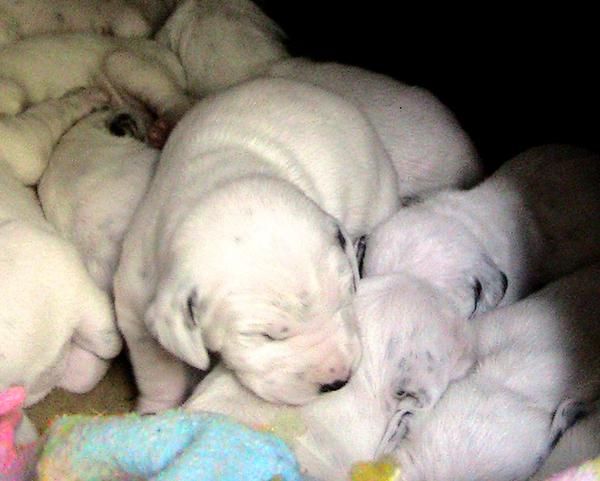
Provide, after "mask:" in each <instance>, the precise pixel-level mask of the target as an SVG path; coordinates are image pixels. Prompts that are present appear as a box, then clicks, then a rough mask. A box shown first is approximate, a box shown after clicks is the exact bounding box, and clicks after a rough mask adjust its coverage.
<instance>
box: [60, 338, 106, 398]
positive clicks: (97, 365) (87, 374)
mask: <svg viewBox="0 0 600 481" xmlns="http://www.w3.org/2000/svg"><path fill="white" fill-rule="evenodd" d="M109 367H110V361H107V360H105V359H102V358H100V357H98V356H96V355H94V354H92V353H91V352H89V351H86V350H85V349H82V348H81V347H79V346H77V345H76V344H71V347H70V349H69V354H68V356H67V365H66V368H65V371H64V374H63V377H62V380H61V382H60V384H59V387H61V388H63V389H65V390H67V391H69V392H72V393H76V394H82V393H86V392H89V391H91V390H92V389H93V388H94V387H95V386H96V384H98V383H99V382H100V380H101V379H102V378H103V377H104V375H105V374H106V371H108V368H109Z"/></svg>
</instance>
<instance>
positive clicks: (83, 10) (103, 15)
mask: <svg viewBox="0 0 600 481" xmlns="http://www.w3.org/2000/svg"><path fill="white" fill-rule="evenodd" d="M142 12H143V10H142V9H141V8H139V7H137V6H135V5H132V4H131V2H130V1H127V0H103V1H100V2H99V1H97V0H20V1H15V0H0V45H2V44H6V43H10V42H13V41H15V40H17V39H19V38H23V37H28V36H31V35H35V34H40V33H59V32H62V33H67V32H94V33H101V34H112V35H116V36H118V37H147V36H149V35H150V33H151V27H150V24H149V23H148V20H146V18H145V17H144V14H143V13H142Z"/></svg>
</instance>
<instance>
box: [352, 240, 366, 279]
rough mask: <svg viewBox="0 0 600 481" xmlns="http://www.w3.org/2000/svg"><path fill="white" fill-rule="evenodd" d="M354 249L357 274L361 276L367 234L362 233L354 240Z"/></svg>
mask: <svg viewBox="0 0 600 481" xmlns="http://www.w3.org/2000/svg"><path fill="white" fill-rule="evenodd" d="M354 251H355V252H356V262H357V263H358V275H359V277H360V279H362V278H363V264H364V260H365V253H366V252H367V236H366V235H362V236H360V237H359V238H358V239H356V240H355V241H354Z"/></svg>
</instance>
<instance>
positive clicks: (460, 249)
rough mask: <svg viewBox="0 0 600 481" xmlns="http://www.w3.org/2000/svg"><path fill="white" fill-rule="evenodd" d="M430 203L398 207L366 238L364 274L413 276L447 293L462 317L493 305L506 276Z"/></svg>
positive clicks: (466, 233)
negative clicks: (397, 273)
mask: <svg viewBox="0 0 600 481" xmlns="http://www.w3.org/2000/svg"><path fill="white" fill-rule="evenodd" d="M432 200H434V199H432ZM432 205H433V206H435V204H433V203H432V202H425V203H423V204H416V205H413V206H410V207H407V208H404V209H401V210H400V211H399V212H398V213H396V215H394V217H392V218H391V219H390V220H388V221H387V222H385V223H383V224H381V225H380V226H379V227H378V228H377V229H375V231H374V232H373V233H372V234H371V235H369V244H368V248H367V252H366V254H365V259H364V270H365V275H366V276H367V277H368V276H373V275H385V274H391V273H393V272H407V273H410V274H413V275H415V276H416V277H419V278H421V279H423V280H425V281H427V282H429V283H430V284H431V285H433V286H435V287H437V288H438V289H440V290H441V291H443V292H446V293H447V295H448V296H450V297H451V299H452V300H453V301H454V303H455V304H456V306H457V307H458V309H459V311H460V315H461V317H463V318H465V319H466V318H470V317H474V316H475V315H478V314H480V313H483V312H486V311H488V310H490V309H492V308H494V307H496V306H497V305H498V304H499V303H500V301H501V300H502V298H503V297H504V293H505V292H506V288H507V284H508V281H507V277H506V275H505V274H504V273H503V272H502V271H501V270H500V269H499V268H498V266H497V265H496V264H495V263H494V261H493V260H492V259H491V257H490V255H489V253H487V252H486V250H485V248H484V247H483V245H482V244H481V242H480V241H479V240H478V239H477V237H476V236H475V235H474V234H473V233H472V232H471V231H470V230H469V228H468V227H467V226H466V225H465V224H463V223H462V222H461V221H460V220H459V219H458V218H457V217H454V216H450V215H446V214H445V213H440V212H439V211H437V209H435V208H433V207H432Z"/></svg>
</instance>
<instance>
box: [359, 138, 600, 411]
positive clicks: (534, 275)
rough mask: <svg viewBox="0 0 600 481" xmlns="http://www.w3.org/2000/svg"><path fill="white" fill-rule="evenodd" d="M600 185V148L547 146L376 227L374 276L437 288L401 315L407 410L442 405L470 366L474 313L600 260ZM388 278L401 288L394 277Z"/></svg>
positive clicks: (401, 375) (370, 250)
mask: <svg viewBox="0 0 600 481" xmlns="http://www.w3.org/2000/svg"><path fill="white" fill-rule="evenodd" d="M598 185H600V159H599V158H598V156H597V155H596V154H594V153H591V152H589V151H586V150H584V149H579V148H576V147H572V146H566V145H547V146H540V147H536V148H532V149H529V150H527V151H525V152H523V153H521V154H519V155H517V156H516V157H515V158H513V159H511V160H510V161H508V162H507V163H506V164H504V165H503V166H502V167H501V168H500V169H499V170H498V171H497V172H495V173H494V174H493V175H492V176H491V177H489V178H488V179H486V180H485V181H484V182H482V183H481V184H479V185H478V186H476V187H474V188H472V189H469V190H461V191H459V190H449V191H443V192H440V193H438V194H436V195H433V196H431V197H429V198H426V199H424V200H423V201H421V202H416V203H413V204H411V205H409V206H408V207H405V208H402V209H400V210H399V211H398V212H397V213H396V214H394V216H393V217H392V218H391V219H389V220H388V221H386V222H384V223H383V224H381V225H380V226H378V227H377V228H376V229H375V230H374V232H372V233H371V235H370V236H369V239H368V247H367V251H366V253H365V258H364V272H365V276H366V277H371V278H373V277H379V276H383V277H388V278H389V277H396V278H397V279H398V282H401V281H402V279H404V278H406V277H407V276H408V277H412V278H416V279H418V280H419V282H421V283H423V284H425V285H427V286H428V290H431V291H432V292H434V293H435V299H436V301H435V303H432V302H429V304H428V305H429V307H425V306H424V307H423V308H422V309H423V312H421V313H419V310H418V309H415V310H414V312H413V313H412V315H408V316H407V315H398V316H397V322H399V323H402V324H403V325H404V328H405V331H406V333H407V334H406V337H405V338H404V340H403V343H402V345H401V346H399V347H400V349H399V350H398V351H397V353H398V354H402V359H404V363H402V364H399V365H398V372H397V379H396V383H397V384H396V387H395V390H396V391H397V392H398V396H399V397H401V398H402V400H403V402H404V404H405V409H415V410H418V409H422V408H427V407H431V406H433V405H434V404H435V403H436V402H437V400H438V399H439V398H440V396H441V395H442V393H443V392H444V391H445V389H446V387H447V386H448V384H449V383H450V382H452V381H454V380H457V379H460V378H461V377H463V376H464V375H465V374H466V373H467V372H468V370H469V368H470V366H471V365H472V363H473V360H474V358H473V346H472V333H471V331H472V320H473V319H474V318H476V317H477V316H479V315H480V314H482V313H485V312H486V311H490V310H492V309H494V308H496V307H499V306H503V305H508V304H512V303H514V302H515V301H517V300H519V299H521V298H523V297H524V296H526V295H527V294H528V293H530V292H531V291H532V290H534V289H536V288H537V287H539V286H541V285H544V284H546V283H547V282H550V281H552V280H554V279H556V278H558V277H560V276H561V275H564V274H566V273H569V272H572V271H573V270H575V269H577V268H578V267H580V266H582V265H585V264H586V263H589V262H591V261H594V260H596V259H600V190H599V189H598ZM389 286H390V289H395V287H394V282H393V281H389ZM392 297H393V298H395V299H396V305H398V304H400V303H402V302H405V303H419V302H423V301H422V300H420V297H415V298H414V299H411V298H410V296H406V295H404V294H403V293H401V292H397V293H395V294H394V293H390V298H392ZM372 302H373V303H374V304H380V303H381V302H382V301H381V298H377V297H373V301H372ZM386 302H387V301H386ZM432 306H436V307H435V309H433V310H432V309H431V307H432ZM381 308H382V313H385V312H387V313H386V314H385V315H389V316H394V315H395V314H394V312H393V311H391V310H386V309H385V308H384V306H381ZM409 333H410V334H411V335H410V336H409Z"/></svg>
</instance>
